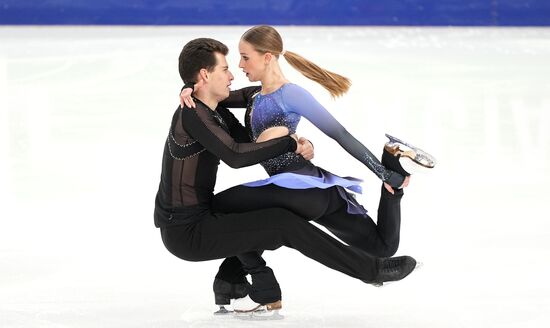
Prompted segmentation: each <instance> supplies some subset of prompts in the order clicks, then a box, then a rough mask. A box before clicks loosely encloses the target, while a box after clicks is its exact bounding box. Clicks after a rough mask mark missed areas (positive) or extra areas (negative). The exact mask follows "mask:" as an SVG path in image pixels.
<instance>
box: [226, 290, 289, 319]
mask: <svg viewBox="0 0 550 328" xmlns="http://www.w3.org/2000/svg"><path fill="white" fill-rule="evenodd" d="M282 307H283V306H282V303H281V301H276V302H273V303H267V304H258V303H256V302H254V301H253V300H252V299H251V298H250V297H249V296H246V297H243V298H239V299H236V300H235V301H234V302H233V310H234V316H235V318H237V319H241V320H281V319H283V318H284V316H283V315H281V314H280V313H279V310H281V309H282Z"/></svg>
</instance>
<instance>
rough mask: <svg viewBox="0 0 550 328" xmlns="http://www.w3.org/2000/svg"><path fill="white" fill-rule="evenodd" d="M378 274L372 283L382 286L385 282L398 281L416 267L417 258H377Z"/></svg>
mask: <svg viewBox="0 0 550 328" xmlns="http://www.w3.org/2000/svg"><path fill="white" fill-rule="evenodd" d="M376 261H377V265H378V274H377V275H376V279H375V280H374V281H370V282H368V283H370V284H371V285H374V286H376V287H382V286H383V285H384V283H387V282H391V281H398V280H401V279H403V278H405V277H406V276H408V275H409V274H410V273H411V272H413V270H414V269H415V268H416V264H417V263H416V260H415V259H414V258H412V257H410V256H397V257H388V258H379V259H377V260H376Z"/></svg>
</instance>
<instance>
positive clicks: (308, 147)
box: [296, 137, 315, 161]
mask: <svg viewBox="0 0 550 328" xmlns="http://www.w3.org/2000/svg"><path fill="white" fill-rule="evenodd" d="M298 144H300V145H301V146H302V148H301V150H300V152H296V154H298V155H302V157H303V158H304V159H305V160H306V161H309V160H311V159H313V156H314V155H315V154H314V151H313V145H312V144H311V142H309V140H307V139H306V138H304V137H300V139H298Z"/></svg>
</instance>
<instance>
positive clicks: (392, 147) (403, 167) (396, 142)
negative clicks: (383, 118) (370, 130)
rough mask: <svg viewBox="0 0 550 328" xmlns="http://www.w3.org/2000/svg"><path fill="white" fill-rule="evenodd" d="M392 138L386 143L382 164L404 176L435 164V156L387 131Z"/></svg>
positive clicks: (387, 135) (388, 136) (389, 137)
mask: <svg viewBox="0 0 550 328" xmlns="http://www.w3.org/2000/svg"><path fill="white" fill-rule="evenodd" d="M386 137H387V138H388V139H390V140H389V141H388V142H387V143H386V144H385V145H384V153H383V155H382V164H383V165H384V166H386V167H387V168H389V169H390V170H392V171H395V172H397V173H399V174H401V175H403V176H409V175H411V173H415V172H418V171H419V170H422V169H431V168H433V167H434V166H435V164H436V160H435V158H434V157H433V156H432V155H430V154H428V153H427V152H425V151H423V150H422V149H420V148H418V147H415V146H413V145H411V144H408V143H406V142H404V141H402V140H400V139H397V138H396V137H393V136H391V135H389V134H387V133H386Z"/></svg>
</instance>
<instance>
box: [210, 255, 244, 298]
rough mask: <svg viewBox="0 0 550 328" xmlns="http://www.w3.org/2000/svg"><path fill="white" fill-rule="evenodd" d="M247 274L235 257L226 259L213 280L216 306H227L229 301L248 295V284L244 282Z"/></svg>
mask: <svg viewBox="0 0 550 328" xmlns="http://www.w3.org/2000/svg"><path fill="white" fill-rule="evenodd" d="M246 275H247V272H246V271H245V270H244V269H243V265H242V263H241V261H239V259H238V258H237V257H236V256H233V257H228V258H226V259H225V260H224V261H223V262H222V264H221V265H220V268H219V270H218V274H217V275H216V277H215V278H214V283H213V286H212V289H213V291H214V298H215V302H216V304H217V305H220V306H223V305H229V304H230V303H231V299H236V298H242V297H245V296H246V295H248V293H249V290H250V284H249V283H248V280H246Z"/></svg>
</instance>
